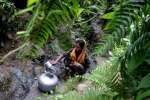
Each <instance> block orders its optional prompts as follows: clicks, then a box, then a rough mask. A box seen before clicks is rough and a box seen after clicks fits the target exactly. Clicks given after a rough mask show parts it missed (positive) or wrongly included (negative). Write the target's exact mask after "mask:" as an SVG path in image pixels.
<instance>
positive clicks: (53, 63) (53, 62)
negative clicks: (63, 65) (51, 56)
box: [49, 60, 57, 65]
mask: <svg viewBox="0 0 150 100" xmlns="http://www.w3.org/2000/svg"><path fill="white" fill-rule="evenodd" d="M49 62H50V63H51V64H52V65H55V64H57V62H56V61H55V60H49Z"/></svg>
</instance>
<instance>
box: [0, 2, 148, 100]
mask: <svg viewBox="0 0 150 100" xmlns="http://www.w3.org/2000/svg"><path fill="white" fill-rule="evenodd" d="M0 3H1V5H0V7H1V8H0V10H1V9H2V11H5V10H4V8H2V7H5V6H8V4H10V3H9V2H8V1H7V2H4V1H0ZM5 4H6V5H5ZM11 7H13V6H11ZM11 9H13V10H11V11H12V12H14V11H15V7H14V8H11ZM15 12H16V11H15ZM28 12H30V13H31V16H32V17H30V18H29V19H30V20H29V21H28V23H27V25H26V27H25V30H23V31H21V30H19V31H18V32H17V35H18V37H19V38H21V39H23V43H28V44H26V45H23V47H21V48H19V49H17V50H16V51H20V52H19V54H20V56H23V57H28V58H31V59H32V58H35V57H38V56H41V53H40V50H41V49H42V48H44V46H45V45H46V43H49V41H50V42H51V41H53V40H58V44H57V45H59V47H60V48H61V49H63V50H68V49H69V48H70V47H72V40H73V39H75V38H77V37H82V38H85V39H86V40H87V41H88V43H91V42H90V41H89V40H88V38H87V37H88V35H89V34H88V33H89V32H90V31H91V30H92V28H91V22H92V21H93V20H96V19H97V18H98V19H100V20H104V21H105V22H104V23H103V27H102V28H103V31H104V34H102V35H101V38H100V39H99V41H98V42H94V46H95V45H96V47H93V48H94V51H92V52H91V51H90V53H91V55H90V56H92V57H97V56H106V55H108V52H110V51H111V52H112V54H111V56H110V57H108V61H107V62H105V64H104V65H97V68H96V69H95V70H93V71H92V73H91V75H89V76H88V77H86V76H82V78H81V77H80V78H81V80H82V81H88V82H90V84H88V88H87V89H86V90H85V91H84V93H83V94H80V93H79V92H78V91H77V90H76V89H75V88H74V87H75V86H76V84H78V81H76V77H75V78H71V79H70V80H68V83H67V82H66V85H65V86H66V87H67V89H66V90H65V91H64V92H58V93H57V92H56V91H55V92H56V93H54V95H50V96H49V95H46V96H47V97H48V98H53V100H127V99H131V100H132V99H133V100H148V99H149V98H150V30H149V29H150V1H149V0H84V1H81V0H55V1H52V0H28V3H27V8H26V9H24V10H21V11H20V10H19V11H18V12H16V13H15V14H14V16H19V15H21V14H24V13H28ZM7 13H8V12H7ZM0 14H1V15H2V17H3V16H5V15H4V14H3V13H0ZM10 15H12V13H10V14H8V16H6V18H10V17H11V16H10ZM14 16H13V17H14ZM2 19H3V18H2ZM3 21H4V22H7V21H6V20H3ZM2 26H4V25H2ZM5 27H10V26H7V25H6V26H5ZM4 30H5V28H2V29H1V30H0V31H1V32H2V34H4V33H6V32H5V31H4ZM93 34H94V33H93ZM68 41H69V42H68ZM89 45H91V44H88V46H89ZM1 46H2V45H1ZM52 48H53V47H52ZM16 51H14V52H16ZM57 53H59V52H57ZM77 79H78V78H77ZM72 80H73V81H72ZM81 80H80V81H81ZM72 97H74V98H72ZM38 99H40V98H38Z"/></svg>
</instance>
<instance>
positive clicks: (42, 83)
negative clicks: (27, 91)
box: [38, 61, 59, 92]
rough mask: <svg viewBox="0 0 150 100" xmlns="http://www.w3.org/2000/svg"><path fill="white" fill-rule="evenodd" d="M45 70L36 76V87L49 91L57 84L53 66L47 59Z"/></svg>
mask: <svg viewBox="0 0 150 100" xmlns="http://www.w3.org/2000/svg"><path fill="white" fill-rule="evenodd" d="M44 66H45V71H44V73H42V74H41V75H40V76H39V77H38V87H39V89H40V90H42V91H45V92H50V91H51V90H52V89H53V88H55V86H56V85H57V84H58V82H59V80H58V77H57V76H56V75H55V73H56V70H55V67H54V66H53V65H52V64H51V63H50V62H49V61H47V62H46V63H45V64H44Z"/></svg>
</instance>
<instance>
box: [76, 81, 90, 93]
mask: <svg viewBox="0 0 150 100" xmlns="http://www.w3.org/2000/svg"><path fill="white" fill-rule="evenodd" d="M89 86H90V82H89V81H84V82H82V83H79V84H78V85H77V88H76V89H77V91H78V92H79V94H81V95H82V94H83V93H84V92H85V91H86V90H87V89H88V87H89Z"/></svg>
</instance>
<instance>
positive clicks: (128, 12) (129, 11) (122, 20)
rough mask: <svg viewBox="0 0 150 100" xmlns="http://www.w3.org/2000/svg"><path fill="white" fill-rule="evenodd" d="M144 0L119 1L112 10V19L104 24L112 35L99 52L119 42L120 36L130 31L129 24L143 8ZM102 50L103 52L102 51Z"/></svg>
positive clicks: (124, 35)
mask: <svg viewBox="0 0 150 100" xmlns="http://www.w3.org/2000/svg"><path fill="white" fill-rule="evenodd" d="M145 5H146V1H135V0H128V1H125V2H123V3H121V4H120V5H119V6H118V7H117V8H116V9H115V11H114V16H113V18H112V20H111V21H110V22H109V23H108V24H107V25H106V27H105V29H104V30H109V33H111V34H112V37H109V38H108V39H107V41H108V42H106V44H104V45H102V46H101V49H99V51H100V53H101V54H102V53H103V52H104V53H105V52H106V51H107V50H108V49H110V48H111V47H113V46H114V45H115V44H116V43H117V44H119V43H120V42H121V40H122V38H124V37H126V36H127V35H128V34H129V33H130V31H129V30H130V25H131V24H132V23H134V22H135V21H136V20H135V19H136V15H137V14H138V13H139V12H140V11H141V9H143V8H144V6H145ZM102 51H103V52H102Z"/></svg>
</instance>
